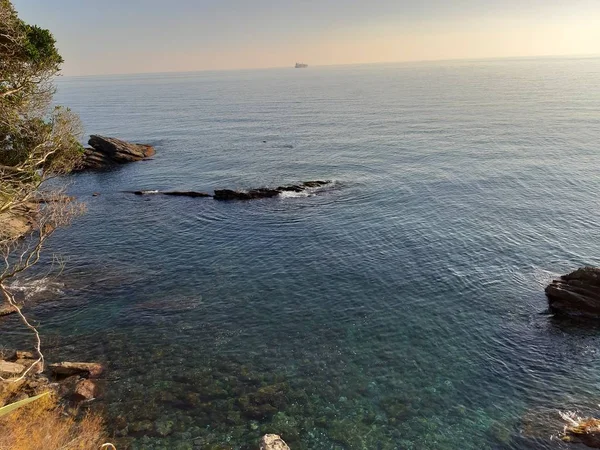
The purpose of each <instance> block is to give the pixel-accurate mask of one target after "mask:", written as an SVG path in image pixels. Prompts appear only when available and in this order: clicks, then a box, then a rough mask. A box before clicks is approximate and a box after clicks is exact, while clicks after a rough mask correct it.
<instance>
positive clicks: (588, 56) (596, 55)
mask: <svg viewBox="0 0 600 450" xmlns="http://www.w3.org/2000/svg"><path fill="white" fill-rule="evenodd" d="M550 58H556V59H562V58H581V59H594V58H600V53H592V54H590V53H571V54H556V55H555V54H546V55H528V56H523V55H521V56H489V57H479V58H477V57H475V58H440V59H414V60H400V61H377V62H363V63H360V62H358V63H340V64H317V65H310V64H309V67H308V68H309V69H310V68H311V67H346V66H374V65H382V64H415V63H417V64H418V63H435V62H460V61H464V62H467V61H473V62H474V61H498V60H526V59H550ZM275 69H294V66H293V65H289V66H267V67H239V68H230V69H195V70H167V71H160V72H116V73H99V74H84V75H63V74H62V73H61V74H59V75H58V76H57V78H91V77H116V76H134V75H168V74H176V73H181V74H185V73H189V74H192V73H204V72H242V71H248V70H275Z"/></svg>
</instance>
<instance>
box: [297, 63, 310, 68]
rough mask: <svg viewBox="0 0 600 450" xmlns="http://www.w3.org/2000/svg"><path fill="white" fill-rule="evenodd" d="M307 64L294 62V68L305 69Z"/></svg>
mask: <svg viewBox="0 0 600 450" xmlns="http://www.w3.org/2000/svg"><path fill="white" fill-rule="evenodd" d="M307 67H308V64H303V63H296V69H306V68H307Z"/></svg>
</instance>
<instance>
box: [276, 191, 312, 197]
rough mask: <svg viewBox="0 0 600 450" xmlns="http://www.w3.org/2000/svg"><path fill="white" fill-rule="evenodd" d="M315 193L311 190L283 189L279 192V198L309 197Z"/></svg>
mask: <svg viewBox="0 0 600 450" xmlns="http://www.w3.org/2000/svg"><path fill="white" fill-rule="evenodd" d="M313 195H315V194H314V193H313V192H308V190H306V191H302V192H294V191H283V192H282V193H280V194H279V197H281V198H298V197H311V196H313Z"/></svg>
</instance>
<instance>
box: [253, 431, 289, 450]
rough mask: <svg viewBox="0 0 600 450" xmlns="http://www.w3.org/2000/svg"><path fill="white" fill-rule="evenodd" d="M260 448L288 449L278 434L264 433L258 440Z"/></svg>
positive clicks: (272, 449) (265, 449)
mask: <svg viewBox="0 0 600 450" xmlns="http://www.w3.org/2000/svg"><path fill="white" fill-rule="evenodd" d="M260 450H290V448H289V447H288V445H287V444H286V443H285V441H284V440H283V439H281V437H280V436H278V435H276V434H265V435H264V436H263V437H262V439H261V440H260Z"/></svg>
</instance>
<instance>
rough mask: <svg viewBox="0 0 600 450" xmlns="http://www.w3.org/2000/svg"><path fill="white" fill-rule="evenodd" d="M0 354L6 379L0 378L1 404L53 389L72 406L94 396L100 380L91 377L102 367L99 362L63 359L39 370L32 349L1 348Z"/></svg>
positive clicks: (1, 365) (0, 361)
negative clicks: (2, 357)
mask: <svg viewBox="0 0 600 450" xmlns="http://www.w3.org/2000/svg"><path fill="white" fill-rule="evenodd" d="M3 354H4V357H5V360H0V375H2V376H3V377H5V378H7V379H8V381H1V380H0V398H1V399H2V401H3V402H5V403H11V402H14V401H17V400H22V399H24V398H27V397H33V396H35V395H38V394H41V393H44V392H48V391H52V392H55V393H56V395H57V396H58V398H59V399H61V401H64V402H67V403H71V404H75V405H76V404H79V403H81V402H87V401H91V400H94V399H95V398H96V397H98V391H99V389H98V383H100V381H98V380H95V379H94V378H97V377H98V376H99V375H100V374H101V373H102V371H103V370H104V368H103V366H102V365H101V364H98V363H71V362H63V363H59V364H51V365H50V366H48V370H47V371H44V372H43V371H42V370H41V369H42V367H41V365H40V363H39V361H38V359H37V358H36V357H35V356H34V354H33V353H32V352H25V351H13V352H9V351H4V352H3ZM34 365H38V366H39V367H33V366H34ZM28 368H29V370H28V372H27V373H25V372H26V370H27V369H28ZM0 406H2V403H0Z"/></svg>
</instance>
